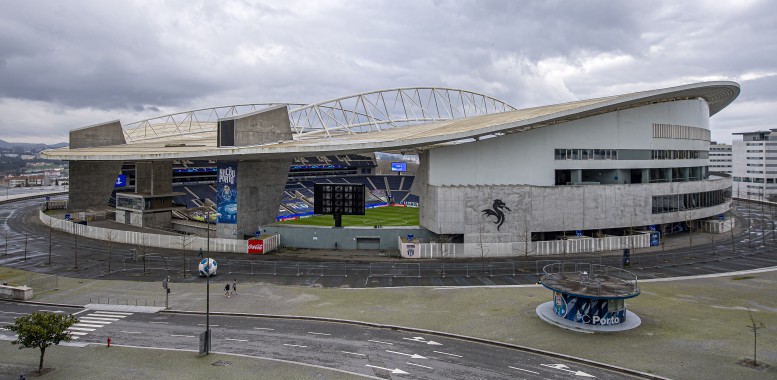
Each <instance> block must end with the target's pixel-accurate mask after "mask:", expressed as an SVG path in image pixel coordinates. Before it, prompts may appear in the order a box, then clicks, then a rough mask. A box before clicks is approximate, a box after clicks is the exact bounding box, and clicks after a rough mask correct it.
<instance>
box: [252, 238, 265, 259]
mask: <svg viewBox="0 0 777 380" xmlns="http://www.w3.org/2000/svg"><path fill="white" fill-rule="evenodd" d="M248 254H249V255H263V254H264V240H262V239H248Z"/></svg>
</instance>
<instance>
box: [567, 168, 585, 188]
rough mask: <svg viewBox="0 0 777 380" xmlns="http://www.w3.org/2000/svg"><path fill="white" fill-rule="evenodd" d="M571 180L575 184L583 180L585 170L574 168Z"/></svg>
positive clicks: (571, 171) (571, 172)
mask: <svg viewBox="0 0 777 380" xmlns="http://www.w3.org/2000/svg"><path fill="white" fill-rule="evenodd" d="M570 177H571V178H570V182H571V183H572V184H573V185H574V184H577V183H580V182H583V170H581V169H572V170H570Z"/></svg>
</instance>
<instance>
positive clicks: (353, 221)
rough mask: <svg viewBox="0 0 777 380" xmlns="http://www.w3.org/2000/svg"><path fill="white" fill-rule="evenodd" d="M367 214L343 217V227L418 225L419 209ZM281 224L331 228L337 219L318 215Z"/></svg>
mask: <svg viewBox="0 0 777 380" xmlns="http://www.w3.org/2000/svg"><path fill="white" fill-rule="evenodd" d="M365 213H366V215H343V227H372V226H377V225H381V226H384V227H390V226H417V225H418V209H417V208H414V207H378V208H371V209H367V210H366V211H365ZM281 223H282V224H300V225H306V226H330V227H331V226H334V225H335V218H334V216H332V215H316V216H311V217H309V218H302V219H297V220H287V221H285V222H281Z"/></svg>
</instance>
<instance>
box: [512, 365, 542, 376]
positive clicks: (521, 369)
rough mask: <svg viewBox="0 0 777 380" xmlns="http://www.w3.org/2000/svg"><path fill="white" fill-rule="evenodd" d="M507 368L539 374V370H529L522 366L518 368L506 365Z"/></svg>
mask: <svg viewBox="0 0 777 380" xmlns="http://www.w3.org/2000/svg"><path fill="white" fill-rule="evenodd" d="M507 368H512V369H517V370H519V371H524V372H529V373H533V374H535V375H539V374H540V373H539V372H534V371H529V370H528V369H523V368H518V367H513V366H507Z"/></svg>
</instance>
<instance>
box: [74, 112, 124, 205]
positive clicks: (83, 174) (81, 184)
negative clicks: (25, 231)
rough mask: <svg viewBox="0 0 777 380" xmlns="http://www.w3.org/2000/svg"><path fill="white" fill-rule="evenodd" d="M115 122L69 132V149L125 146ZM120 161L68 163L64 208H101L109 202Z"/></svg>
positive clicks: (122, 133)
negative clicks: (68, 175) (68, 171)
mask: <svg viewBox="0 0 777 380" xmlns="http://www.w3.org/2000/svg"><path fill="white" fill-rule="evenodd" d="M125 143H126V141H125V140H124V131H123V130H122V128H121V123H120V122H119V121H118V120H115V121H111V122H107V123H103V124H97V125H92V126H89V127H84V128H80V129H74V130H72V131H70V149H79V148H92V147H98V146H110V145H122V144H125ZM121 165H122V162H121V161H70V188H69V191H68V197H69V203H68V208H69V209H71V210H83V209H87V208H92V207H105V206H107V205H108V200H109V199H110V198H111V193H112V192H113V186H114V184H115V182H116V177H117V176H118V175H119V172H120V171H121Z"/></svg>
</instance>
